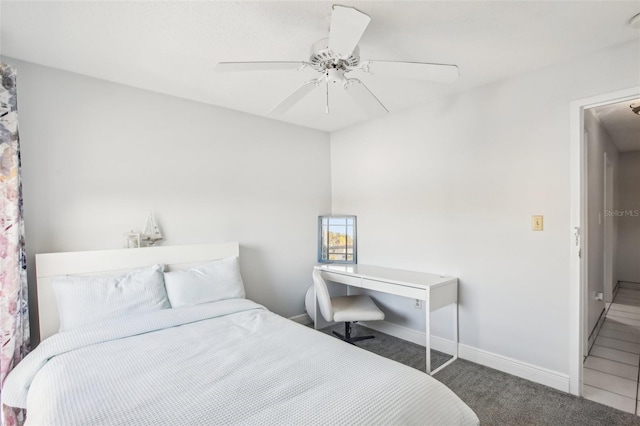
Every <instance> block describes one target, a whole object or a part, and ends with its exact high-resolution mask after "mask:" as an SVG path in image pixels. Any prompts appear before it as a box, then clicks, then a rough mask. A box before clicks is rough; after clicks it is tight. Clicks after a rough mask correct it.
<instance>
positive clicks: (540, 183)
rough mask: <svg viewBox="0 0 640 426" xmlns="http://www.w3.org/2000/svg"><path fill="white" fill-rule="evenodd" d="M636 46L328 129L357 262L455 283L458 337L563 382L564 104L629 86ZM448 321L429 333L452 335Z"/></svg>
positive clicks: (412, 315)
mask: <svg viewBox="0 0 640 426" xmlns="http://www.w3.org/2000/svg"><path fill="white" fill-rule="evenodd" d="M638 47H639V46H638V43H628V44H624V45H620V46H617V47H615V48H611V49H608V50H606V51H601V52H598V53H596V54H593V55H590V56H588V57H582V58H577V59H573V60H570V61H567V62H565V63H562V64H558V65H556V66H553V67H548V68H545V69H541V70H538V71H535V72H531V73H528V74H525V75H522V76H520V77H518V78H514V79H510V80H507V81H501V82H497V83H494V84H490V85H487V86H484V87H481V88H478V89H476V90H472V91H469V92H466V93H464V94H461V95H459V96H455V97H451V98H449V99H446V100H441V101H436V102H433V103H430V104H427V105H424V106H421V107H418V108H413V109H410V110H406V111H402V112H398V113H394V114H390V115H388V116H387V117H385V118H382V119H380V120H377V121H373V122H369V123H364V124H362V125H359V126H355V127H352V128H349V129H345V130H342V131H338V132H334V133H332V134H331V165H332V199H333V211H334V212H340V213H345V214H347V213H348V214H355V215H357V216H358V227H359V229H358V251H359V253H358V257H359V262H360V263H363V264H379V265H384V266H389V267H398V268H406V269H413V270H418V271H433V272H440V273H445V274H451V275H455V276H458V277H459V278H460V287H459V290H460V302H461V306H460V340H461V343H463V344H465V345H468V346H471V347H473V348H477V349H480V350H484V351H488V352H491V353H495V354H500V355H502V356H505V357H509V358H512V359H515V360H519V361H522V362H526V363H530V364H533V365H535V366H539V367H544V368H547V369H551V370H554V371H557V372H560V373H564V374H568V372H569V322H570V318H569V275H570V274H569V254H570V247H571V246H570V245H571V244H572V241H571V239H570V238H569V235H570V229H571V228H570V227H571V224H570V223H569V218H570V212H569V210H570V204H569V203H570V188H569V180H570V179H569V173H570V172H569V163H570V161H569V159H570V155H569V151H570V146H569V138H570V126H569V118H570V102H571V101H572V100H575V99H579V98H585V97H589V96H594V95H597V94H602V93H606V92H610V91H615V90H620V89H624V88H628V87H632V86H637V85H639V84H640V74H639V73H638V69H640V49H639V48H638ZM472 72H473V70H472V69H462V70H461V73H462V78H464V75H465V73H472ZM534 214H542V215H544V216H545V230H544V232H533V231H531V215H534ZM401 303H405V304H407V307H408V309H407V310H406V311H405V312H406V313H405V314H403V315H404V316H405V318H404V319H403V320H402V321H403V323H404V324H406V325H410V326H413V327H416V328H417V327H424V325H423V324H424V320H422V319H421V318H420V317H421V316H422V315H423V313H422V312H421V311H416V310H414V309H413V308H411V307H410V305H411V303H412V302H411V301H404V302H402V301H400V300H398V301H397V304H398V305H399V304H401ZM446 314H448V313H444V314H440V315H434V320H435V322H436V324H435V326H434V331H433V332H434V334H435V335H439V336H442V337H445V338H450V336H451V334H450V330H449V328H448V322H449V320H450V317H449V316H448V315H446ZM443 315H446V316H444V317H443Z"/></svg>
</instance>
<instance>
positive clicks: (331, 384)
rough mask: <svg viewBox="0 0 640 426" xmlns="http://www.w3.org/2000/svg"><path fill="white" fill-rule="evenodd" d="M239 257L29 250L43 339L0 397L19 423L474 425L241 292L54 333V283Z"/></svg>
mask: <svg viewBox="0 0 640 426" xmlns="http://www.w3.org/2000/svg"><path fill="white" fill-rule="evenodd" d="M238 252H239V249H238V243H223V244H208V245H198V246H174V247H157V248H143V249H126V250H109V251H98V252H82V253H56V254H50V255H39V256H38V257H37V276H38V295H39V302H38V304H39V313H40V317H41V321H40V328H41V336H43V338H45V337H46V338H45V339H44V340H43V341H42V343H41V344H40V345H39V346H38V347H37V348H36V349H35V350H34V351H32V353H30V354H29V355H28V356H27V357H26V358H25V359H24V360H23V361H22V362H21V363H20V364H18V366H17V367H16V368H15V369H14V370H13V371H12V372H11V373H10V375H9V376H8V377H7V380H6V382H5V386H4V388H3V390H2V397H3V402H4V403H5V404H7V405H10V406H15V407H19V408H26V410H27V424H28V425H29V424H31V425H151V424H153V425H181V424H185V425H188V424H193V425H218V424H225V425H226V424H248V425H257V424H260V425H270V424H274V425H279V424H287V425H302V424H323V425H324V424H350V425H351V424H363V425H364V424H366V425H373V424H392V425H399V424H403V425H404V424H406V425H411V424H416V425H418V424H419V425H425V424H432V425H474V424H478V418H477V417H476V415H475V414H474V413H473V411H472V410H471V409H470V408H469V407H467V406H466V405H465V404H464V403H463V402H462V401H461V400H460V399H459V398H458V397H457V396H456V395H455V394H454V393H453V392H452V391H451V390H449V389H448V388H447V387H445V386H444V385H442V384H441V383H440V382H438V381H437V380H435V379H433V378H432V377H430V376H428V375H426V374H424V373H422V372H419V371H417V370H414V369H412V368H410V367H407V366H405V365H402V364H399V363H396V362H394V361H391V360H388V359H385V358H382V357H380V356H378V355H375V354H372V353H370V352H367V351H365V350H362V349H360V348H357V347H355V346H352V345H349V344H346V343H344V342H342V341H340V340H338V339H335V338H333V337H331V336H328V335H325V334H324V333H321V332H318V331H315V330H313V329H311V328H309V327H305V326H303V325H300V324H297V323H295V322H293V321H290V320H288V319H286V318H283V317H281V316H279V315H276V314H275V313H272V312H270V311H268V310H267V309H266V308H264V307H263V306H261V305H259V304H257V303H255V302H253V301H251V300H248V299H246V298H244V297H240V296H239V295H236V296H234V297H229V298H223V299H222V300H215V301H211V302H207V303H197V304H190V303H186V304H181V305H180V306H173V305H172V306H170V307H169V308H162V309H155V310H152V311H148V312H137V313H134V314H129V315H124V316H123V315H120V316H115V317H110V318H106V319H103V320H101V321H98V322H93V323H87V324H81V325H80V326H77V327H73V328H70V329H68V328H65V329H64V331H61V332H57V331H58V329H59V327H64V324H65V322H66V323H67V324H68V322H67V320H66V319H65V317H64V315H65V312H60V314H62V323H61V317H60V315H59V312H58V311H57V306H56V303H55V302H54V301H53V300H54V299H55V296H54V293H53V290H52V289H51V286H52V283H53V282H56V281H55V280H56V277H58V278H59V277H67V276H68V275H70V274H71V275H78V276H81V277H82V276H84V277H87V276H89V277H91V276H94V275H100V276H103V275H105V274H116V273H124V272H126V271H130V270H136V269H137V268H142V267H148V266H149V265H152V264H156V263H160V264H163V265H165V270H167V271H169V272H168V273H169V274H170V273H171V272H172V271H184V274H183V275H180V276H181V277H184V276H186V275H185V274H187V273H190V272H189V271H193V270H197V265H199V264H203V263H206V262H211V261H213V260H216V259H223V258H228V257H234V256H237V255H238ZM216 264H217V263H216ZM193 268H196V269H193ZM154 273H155V272H154ZM167 276H169V275H165V277H167ZM172 280H173V282H171V280H169V279H167V280H166V285H167V291H169V288H170V286H169V284H170V283H171V285H172V286H173V285H174V284H175V282H176V281H175V278H172ZM242 295H243V293H242ZM56 296H59V294H58V293H56ZM187 297H189V295H188V294H187ZM171 300H174V301H175V300H177V299H175V296H174V299H171ZM176 305H177V303H176Z"/></svg>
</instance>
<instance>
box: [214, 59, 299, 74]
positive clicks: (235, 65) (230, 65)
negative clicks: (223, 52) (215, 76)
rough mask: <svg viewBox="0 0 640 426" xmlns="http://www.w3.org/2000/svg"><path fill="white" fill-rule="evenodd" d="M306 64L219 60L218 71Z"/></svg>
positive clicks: (288, 68)
mask: <svg viewBox="0 0 640 426" xmlns="http://www.w3.org/2000/svg"><path fill="white" fill-rule="evenodd" d="M303 65H305V63H304V62H302V61H296V62H293V61H272V62H219V63H218V65H216V71H220V72H235V71H271V70H297V69H298V68H300V67H301V66H303Z"/></svg>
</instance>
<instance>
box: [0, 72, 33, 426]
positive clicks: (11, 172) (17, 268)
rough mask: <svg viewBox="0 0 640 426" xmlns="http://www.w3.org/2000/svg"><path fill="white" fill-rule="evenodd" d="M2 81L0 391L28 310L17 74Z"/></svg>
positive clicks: (11, 420)
mask: <svg viewBox="0 0 640 426" xmlns="http://www.w3.org/2000/svg"><path fill="white" fill-rule="evenodd" d="M0 80H1V81H2V85H1V86H0V333H1V339H2V342H1V343H2V346H0V386H1V385H2V384H3V383H4V379H5V377H6V376H7V374H8V373H9V372H10V371H11V369H12V368H13V367H14V366H15V365H16V364H17V363H18V362H20V360H21V359H22V358H24V356H25V355H26V354H27V352H28V351H29V307H28V298H27V263H26V255H25V250H24V221H23V217H22V185H21V182H20V139H19V137H18V111H17V102H16V71H15V69H14V68H13V67H11V66H8V65H5V64H2V63H0ZM0 392H1V391H0ZM0 396H1V393H0ZM2 411H3V423H4V425H5V426H13V425H16V424H21V423H22V422H23V421H24V412H23V411H21V410H16V409H11V408H9V407H5V406H4V405H3V406H2Z"/></svg>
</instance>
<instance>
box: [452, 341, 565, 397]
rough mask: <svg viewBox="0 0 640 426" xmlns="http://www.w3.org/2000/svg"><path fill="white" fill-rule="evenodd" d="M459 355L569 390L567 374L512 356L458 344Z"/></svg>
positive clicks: (534, 380) (525, 377)
mask: <svg viewBox="0 0 640 426" xmlns="http://www.w3.org/2000/svg"><path fill="white" fill-rule="evenodd" d="M458 350H459V356H460V358H462V359H466V360H467V361H471V362H475V363H477V364H481V365H484V366H486V367H490V368H494V369H496V370H500V371H503V372H505V373H509V374H513V375H514V376H518V377H522V378H523V379H527V380H530V381H532V382H536V383H540V384H541V385H545V386H549V387H551V388H554V389H558V390H561V391H563V392H567V393H568V392H569V376H568V375H567V374H562V373H559V372H557V371H553V370H549V369H547V368H543V367H538V366H537V365H532V364H529V363H526V362H523V361H518V360H516V359H513V358H509V357H506V356H502V355H498V354H494V353H492V352H487V351H484V350H482V349H478V348H473V347H471V346H467V345H463V344H462V343H460V344H459V345H458Z"/></svg>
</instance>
